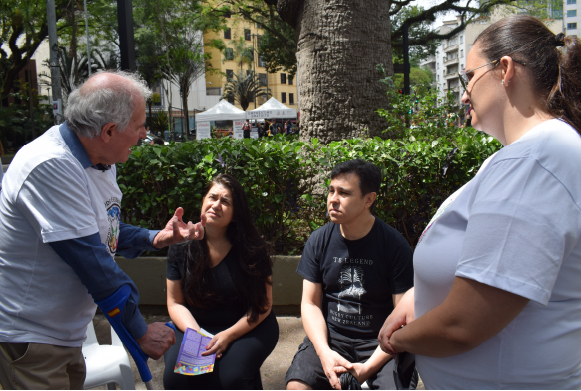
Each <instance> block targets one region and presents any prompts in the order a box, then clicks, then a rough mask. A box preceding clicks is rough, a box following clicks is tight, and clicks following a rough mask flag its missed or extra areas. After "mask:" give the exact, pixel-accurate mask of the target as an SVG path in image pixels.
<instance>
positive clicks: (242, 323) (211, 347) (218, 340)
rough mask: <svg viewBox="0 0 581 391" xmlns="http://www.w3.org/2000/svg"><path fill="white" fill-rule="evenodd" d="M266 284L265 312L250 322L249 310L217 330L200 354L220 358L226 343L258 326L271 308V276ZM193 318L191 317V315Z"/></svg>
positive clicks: (226, 345)
mask: <svg viewBox="0 0 581 391" xmlns="http://www.w3.org/2000/svg"><path fill="white" fill-rule="evenodd" d="M265 286H266V298H267V301H268V304H267V305H268V308H267V310H266V312H265V313H263V314H259V315H258V319H257V321H256V322H253V323H250V322H249V321H248V318H249V316H250V311H249V312H248V313H247V314H246V315H244V316H243V317H242V318H240V320H239V321H238V322H236V323H235V324H234V325H232V326H231V327H229V328H227V329H226V330H224V331H221V332H219V333H218V334H216V335H215V336H214V338H212V340H211V341H210V343H209V344H208V346H206V349H208V350H206V351H205V352H204V353H202V356H207V355H209V354H213V353H216V357H218V358H220V357H221V356H222V353H223V352H224V350H226V348H227V347H228V345H230V344H231V343H232V342H233V341H236V340H237V339H238V338H240V337H242V336H243V335H244V334H246V333H248V332H250V331H251V330H253V329H254V328H255V327H256V326H258V325H259V324H260V323H261V322H262V321H263V320H264V319H265V318H266V317H267V316H268V315H269V314H270V311H271V310H272V277H269V278H268V282H267V283H266V284H265ZM192 319H193V317H192Z"/></svg>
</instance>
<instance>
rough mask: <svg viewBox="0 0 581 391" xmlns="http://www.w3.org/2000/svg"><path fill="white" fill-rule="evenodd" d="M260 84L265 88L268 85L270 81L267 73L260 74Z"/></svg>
mask: <svg viewBox="0 0 581 391" xmlns="http://www.w3.org/2000/svg"><path fill="white" fill-rule="evenodd" d="M258 84H259V85H261V86H265V85H267V84H268V81H267V80H266V73H259V74H258Z"/></svg>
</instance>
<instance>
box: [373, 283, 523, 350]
mask: <svg viewBox="0 0 581 391" xmlns="http://www.w3.org/2000/svg"><path fill="white" fill-rule="evenodd" d="M528 302H529V299H527V298H524V297H522V296H518V295H515V294H514V293H510V292H507V291H504V290H502V289H498V288H494V287H492V286H490V285H486V284H482V283H479V282H477V281H474V280H470V279H467V278H462V277H456V278H455V279H454V283H453V284H452V289H451V290H450V293H449V294H448V297H446V299H445V300H444V302H443V303H442V304H440V305H439V306H437V307H436V308H434V309H432V310H431V311H429V312H428V313H426V314H425V315H423V316H421V317H420V318H418V319H416V320H415V321H413V322H411V323H409V324H407V326H405V327H403V328H402V329H398V330H396V331H394V332H393V334H391V337H390V338H389V344H390V345H391V346H392V347H393V349H394V350H395V351H396V352H404V351H407V352H411V353H416V354H421V355H424V356H431V357H448V356H453V355H456V354H461V353H464V352H467V351H469V350H472V349H474V348H475V347H477V346H478V345H480V344H481V343H483V342H485V341H487V340H489V339H490V338H492V337H494V336H495V335H496V334H498V333H500V332H501V331H502V329H504V328H505V327H506V326H507V325H508V324H509V323H510V322H512V320H513V319H514V318H516V317H517V315H518V314H520V313H521V311H522V310H523V309H524V308H525V307H526V305H527V304H528ZM394 312H395V311H394ZM382 332H383V330H382ZM381 337H382V336H381V334H380V341H381V340H382V338H381ZM382 347H385V346H384V345H383V344H382Z"/></svg>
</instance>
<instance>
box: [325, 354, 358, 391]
mask: <svg viewBox="0 0 581 391" xmlns="http://www.w3.org/2000/svg"><path fill="white" fill-rule="evenodd" d="M319 359H320V360H321V364H322V365H323V370H324V371H325V376H327V379H329V383H331V387H333V389H335V390H340V389H341V383H340V382H339V376H338V375H340V374H341V373H344V372H347V371H351V370H352V369H353V364H351V363H350V362H349V361H347V360H345V359H344V358H343V357H341V355H340V354H339V353H337V352H335V351H333V350H331V349H330V348H329V349H327V350H325V352H323V353H322V354H321V355H319Z"/></svg>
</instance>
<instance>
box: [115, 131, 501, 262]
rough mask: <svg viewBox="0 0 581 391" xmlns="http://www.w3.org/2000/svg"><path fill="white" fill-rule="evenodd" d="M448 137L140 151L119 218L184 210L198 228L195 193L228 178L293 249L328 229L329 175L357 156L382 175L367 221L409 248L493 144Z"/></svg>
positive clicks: (264, 225) (272, 237)
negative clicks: (376, 221)
mask: <svg viewBox="0 0 581 391" xmlns="http://www.w3.org/2000/svg"><path fill="white" fill-rule="evenodd" d="M422 131H425V129H424V130H421V129H420V130H418V131H417V132H418V134H421V132H422ZM451 134H452V135H453V136H454V135H455V136H456V137H439V138H436V139H424V138H423V137H419V138H418V137H413V139H412V140H409V138H406V141H397V142H394V140H381V139H378V138H375V139H366V140H361V139H355V140H343V141H338V142H333V143H330V144H328V145H321V144H319V142H318V140H316V139H313V140H312V142H310V143H303V142H301V141H298V140H297V139H296V138H289V137H275V138H269V139H260V140H254V139H245V140H233V139H230V138H221V139H208V140H202V141H194V142H187V143H178V144H173V143H172V144H170V145H168V146H161V147H160V146H150V145H142V146H141V147H137V148H136V149H135V151H134V153H133V154H131V156H130V157H129V159H128V161H127V162H126V163H124V164H120V165H119V167H118V183H119V186H120V188H121V189H122V191H123V194H124V196H123V205H122V210H123V213H124V216H123V219H124V221H127V222H129V223H133V224H141V223H140V222H143V224H144V226H146V227H150V228H156V227H162V226H164V225H165V223H166V222H167V220H168V219H169V218H170V217H171V216H172V215H173V212H174V210H175V208H176V207H178V206H182V207H183V208H184V210H185V213H186V214H185V217H184V219H185V220H192V221H197V220H198V219H199V214H200V208H201V204H202V189H203V187H204V186H205V185H206V184H207V183H208V182H209V181H210V179H211V178H212V177H214V176H215V175H217V174H219V173H229V174H232V175H234V176H235V177H236V178H237V179H238V180H239V181H240V183H241V184H242V186H243V188H244V191H245V193H246V198H247V200H248V204H249V206H250V210H251V214H252V218H253V220H254V222H255V224H256V226H257V228H258V229H259V232H260V233H261V234H262V236H263V237H264V238H265V240H267V241H268V242H269V243H270V244H271V245H272V246H273V248H274V250H273V251H275V252H276V253H279V254H289V253H291V252H293V251H294V252H300V251H301V250H302V247H303V246H304V243H305V242H306V239H307V238H308V236H309V234H310V233H311V232H312V231H313V230H315V229H317V228H319V227H320V226H322V225H323V224H325V223H326V222H328V219H327V216H326V212H327V209H326V198H327V197H326V196H327V193H326V188H327V187H328V185H329V176H328V175H329V172H330V170H331V169H332V168H333V167H334V166H335V165H336V164H337V163H339V162H342V161H345V160H349V159H353V158H361V159H364V160H367V161H370V162H373V163H374V164H375V165H377V166H378V167H379V168H380V170H381V172H382V176H383V178H382V181H381V187H380V191H379V194H378V200H377V207H376V211H375V214H376V215H377V216H378V217H379V218H381V219H383V220H384V221H386V222H388V223H389V224H391V225H392V226H393V227H395V228H396V229H398V230H399V231H400V232H401V233H402V234H403V235H404V236H405V237H406V238H407V239H408V241H409V243H410V244H411V245H412V246H414V245H415V244H416V242H417V238H418V237H419V236H420V234H421V232H422V231H423V229H424V228H425V226H426V224H427V222H428V221H429V219H430V218H431V216H432V215H433V214H434V213H435V211H436V209H437V208H438V207H439V205H440V204H441V203H442V202H443V201H444V200H445V199H446V198H447V197H448V195H450V194H451V193H452V192H454V191H455V190H456V189H458V188H459V187H460V186H462V185H463V184H464V183H466V182H467V181H469V180H470V179H471V178H472V177H473V176H474V175H475V174H476V172H477V171H478V168H479V167H480V165H481V164H482V162H483V161H484V159H485V158H486V157H488V156H489V155H490V154H492V153H494V152H496V151H497V150H498V149H499V147H500V144H498V142H496V141H494V140H493V139H492V138H490V137H488V136H483V135H482V134H480V133H478V132H477V131H475V130H474V129H472V128H467V129H456V130H455V131H454V132H452V133H451ZM455 147H458V150H457V152H456V153H455V154H454V155H453V156H452V155H451V152H452V150H453V149H454V148H455ZM219 156H221V159H218V157H219ZM444 166H446V167H447V168H446V173H445V174H444V170H443V167H444Z"/></svg>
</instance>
